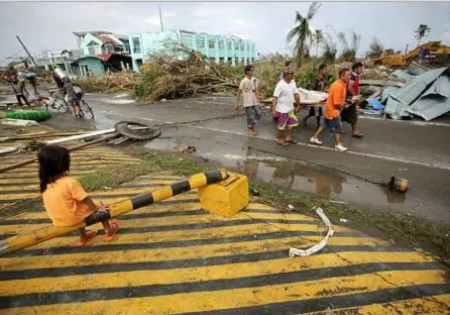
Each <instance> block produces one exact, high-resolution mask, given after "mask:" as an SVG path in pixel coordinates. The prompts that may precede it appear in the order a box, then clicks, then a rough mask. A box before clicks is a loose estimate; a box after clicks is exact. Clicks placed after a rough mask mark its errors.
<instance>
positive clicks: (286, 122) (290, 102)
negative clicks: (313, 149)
mask: <svg viewBox="0 0 450 315" xmlns="http://www.w3.org/2000/svg"><path fill="white" fill-rule="evenodd" d="M293 75H294V71H292V68H291V67H286V68H285V70H284V72H283V80H281V81H280V82H278V84H277V86H276V87H275V92H274V93H273V101H272V116H273V117H278V140H277V143H278V144H279V145H289V144H290V143H297V141H296V140H294V139H293V138H292V133H293V131H294V128H295V127H297V126H298V118H297V116H296V115H295V114H296V113H298V112H299V111H300V109H301V107H300V95H299V93H298V89H297V86H296V84H295V81H294V80H292V79H293ZM294 102H295V107H294ZM286 129H287V134H286V138H285V137H284V131H285V130H286Z"/></svg>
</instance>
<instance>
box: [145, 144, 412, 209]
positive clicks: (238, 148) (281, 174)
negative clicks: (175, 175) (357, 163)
mask: <svg viewBox="0 0 450 315" xmlns="http://www.w3.org/2000/svg"><path fill="white" fill-rule="evenodd" d="M228 140H229V139H226V138H223V139H220V140H217V139H215V140H208V139H202V140H200V139H198V138H194V137H192V138H187V137H184V138H182V139H180V138H165V139H164V138H162V139H161V138H160V139H155V140H153V141H152V142H150V143H148V144H146V145H145V147H147V148H149V149H153V150H164V151H172V150H173V148H174V147H175V146H177V145H178V144H182V143H185V144H190V145H194V146H195V147H196V148H197V152H196V155H197V156H200V157H203V158H208V159H209V160H211V161H212V162H216V163H218V164H220V165H221V166H222V167H226V168H228V169H230V170H233V171H237V172H240V173H243V174H246V175H247V176H248V177H249V178H250V179H257V180H260V181H263V182H265V183H268V184H274V185H277V186H280V187H283V188H287V189H291V190H295V191H300V192H305V193H309V194H312V195H315V196H317V197H319V198H324V199H327V200H332V201H338V202H339V201H341V202H348V203H353V204H359V205H366V206H371V207H375V208H378V207H383V206H385V207H389V205H391V204H397V205H399V204H405V202H406V198H407V197H406V194H401V193H393V192H391V191H390V190H388V189H387V188H386V187H382V186H380V185H376V184H373V183H370V182H366V181H364V180H360V179H357V178H354V177H352V176H348V175H343V174H341V173H339V172H337V171H333V170H330V169H327V168H323V167H319V166H316V165H312V164H310V163H306V162H303V161H297V160H292V159H287V158H283V157H278V156H275V155H271V154H267V153H262V152H259V151H257V150H253V149H251V148H249V147H248V146H247V145H246V143H245V142H243V143H234V144H233V145H232V146H230V145H228V143H230V142H228ZM234 140H236V139H234Z"/></svg>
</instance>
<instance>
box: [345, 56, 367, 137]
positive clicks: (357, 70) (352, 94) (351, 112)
mask: <svg viewBox="0 0 450 315" xmlns="http://www.w3.org/2000/svg"><path fill="white" fill-rule="evenodd" d="M362 71H363V64H362V63H361V62H356V63H354V64H353V66H352V74H351V75H350V82H349V83H348V87H347V95H348V98H353V99H356V98H357V97H359V98H361V95H360V93H359V76H360V75H361V73H362ZM358 108H359V106H358V102H357V101H356V102H353V103H352V105H351V106H349V107H348V108H346V109H344V110H342V113H341V118H342V121H345V122H347V123H349V124H350V125H352V137H355V138H362V137H363V136H364V135H363V134H362V133H361V132H359V131H358Z"/></svg>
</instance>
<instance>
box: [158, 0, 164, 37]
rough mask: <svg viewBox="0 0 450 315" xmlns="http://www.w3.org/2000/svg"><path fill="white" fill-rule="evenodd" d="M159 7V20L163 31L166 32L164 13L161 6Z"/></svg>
mask: <svg viewBox="0 0 450 315" xmlns="http://www.w3.org/2000/svg"><path fill="white" fill-rule="evenodd" d="M158 8H159V22H160V23H161V32H164V24H163V18H162V13H161V6H160V5H159V6H158Z"/></svg>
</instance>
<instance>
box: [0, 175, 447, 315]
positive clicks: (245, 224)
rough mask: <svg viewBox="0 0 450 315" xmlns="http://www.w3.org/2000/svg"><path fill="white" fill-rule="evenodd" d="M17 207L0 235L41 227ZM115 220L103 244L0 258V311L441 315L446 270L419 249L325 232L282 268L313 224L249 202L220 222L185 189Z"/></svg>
mask: <svg viewBox="0 0 450 315" xmlns="http://www.w3.org/2000/svg"><path fill="white" fill-rule="evenodd" d="M176 179H179V178H176V177H174V176H172V175H168V174H163V175H158V176H156V175H149V176H143V177H140V178H138V179H136V180H135V181H133V182H131V183H128V184H126V185H123V186H121V187H120V188H118V189H115V190H111V191H99V192H94V193H93V194H92V196H93V197H94V198H97V199H102V200H103V201H105V202H112V201H117V200H119V199H123V198H125V197H129V196H130V195H134V194H136V193H140V192H143V191H145V190H148V189H146V187H149V188H150V189H152V188H154V187H156V186H157V185H164V184H167V183H171V182H173V181H174V180H176ZM29 209H30V210H29V211H26V212H20V213H17V214H16V215H13V213H11V215H10V216H8V217H7V218H3V219H0V237H1V238H5V237H8V236H11V235H16V234H18V233H21V232H25V231H30V230H33V229H35V228H37V227H40V226H43V225H45V224H48V223H50V221H49V219H48V218H47V217H46V214H45V212H44V211H43V210H42V209H40V208H39V207H38V206H37V207H34V208H33V207H30V208H29ZM325 212H326V209H325ZM119 219H120V220H121V229H120V231H119V233H118V234H117V237H116V239H115V240H114V241H113V242H110V243H106V242H104V241H103V240H102V238H101V237H96V238H95V239H94V240H93V241H92V243H90V244H89V245H88V246H86V247H84V248H81V249H80V248H76V247H74V244H75V243H76V241H77V236H76V235H75V234H71V235H67V236H63V237H59V238H56V239H52V240H49V241H47V242H44V243H41V244H38V245H36V246H33V247H30V248H28V249H24V250H22V251H19V252H16V253H12V254H9V255H7V256H5V257H1V258H0V314H52V315H53V314H108V315H109V314H133V315H134V314H188V313H189V314H233V315H234V314H303V313H315V314H324V313H325V312H326V310H327V309H328V310H333V312H334V313H329V314H405V315H406V314H414V313H416V314H448V313H449V307H450V286H449V284H448V282H447V280H446V272H448V269H447V268H446V267H445V266H443V265H441V264H440V263H438V262H437V261H436V260H435V258H434V257H432V256H430V255H427V254H425V253H423V252H418V251H415V250H412V249H409V248H406V247H400V246H396V245H392V244H391V243H390V242H387V241H385V240H382V239H379V238H376V237H371V236H369V235H366V234H364V233H361V232H359V231H357V230H353V229H351V228H348V227H345V226H336V233H335V235H334V236H333V237H332V238H330V241H329V243H328V245H327V246H326V247H325V248H324V249H323V250H322V251H320V252H318V253H317V254H314V255H312V256H310V257H295V258H293V259H290V258H289V257H288V250H289V248H290V247H309V246H311V245H312V244H315V243H316V242H318V241H320V240H321V239H322V237H323V236H324V235H325V233H326V232H325V227H323V226H320V225H318V224H319V223H320V222H319V220H318V219H317V218H312V217H309V216H305V215H302V214H299V213H293V212H289V213H285V212H281V211H279V210H276V209H274V208H272V207H269V206H267V205H263V204H261V203H258V202H254V201H253V202H251V203H250V205H249V207H248V209H246V210H245V211H243V212H241V213H239V214H237V215H235V216H233V217H232V218H229V219H223V218H220V217H217V216H215V215H213V214H210V213H208V212H206V211H204V210H202V209H201V205H200V203H199V200H198V195H197V193H196V192H195V191H191V192H187V193H185V194H182V195H178V196H176V197H174V198H171V199H168V200H166V201H162V202H161V203H158V204H155V205H151V206H148V207H144V208H140V209H138V210H135V211H133V212H130V213H128V214H125V215H123V216H121V217H120V218H119ZM92 228H98V229H100V230H101V227H100V225H95V226H93V227H92ZM101 233H102V231H100V234H101ZM325 314H326V313H325Z"/></svg>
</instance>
